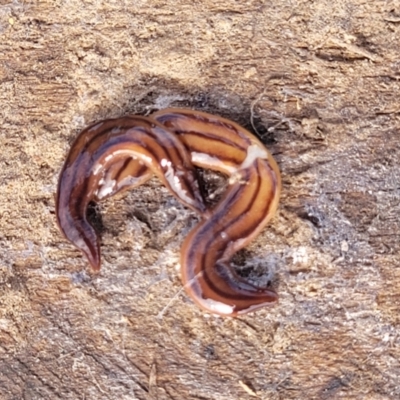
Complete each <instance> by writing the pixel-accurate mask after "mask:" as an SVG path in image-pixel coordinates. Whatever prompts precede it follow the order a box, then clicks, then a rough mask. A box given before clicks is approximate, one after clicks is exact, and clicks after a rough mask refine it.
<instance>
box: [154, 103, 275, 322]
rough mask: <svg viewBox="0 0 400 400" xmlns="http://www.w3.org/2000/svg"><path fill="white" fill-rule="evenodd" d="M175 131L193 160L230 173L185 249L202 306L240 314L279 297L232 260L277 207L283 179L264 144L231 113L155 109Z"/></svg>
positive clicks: (189, 287)
mask: <svg viewBox="0 0 400 400" xmlns="http://www.w3.org/2000/svg"><path fill="white" fill-rule="evenodd" d="M152 118H154V119H156V120H157V121H159V122H161V123H162V124H163V125H165V126H166V127H167V128H168V129H170V130H171V131H173V132H174V133H176V134H177V135H178V136H179V137H180V139H181V140H182V142H183V143H184V144H185V145H186V147H187V148H188V149H189V151H190V153H191V156H192V163H193V164H194V165H196V166H199V167H204V168H210V169H213V170H217V171H220V172H223V173H225V174H227V175H228V176H229V186H228V189H227V191H226V193H225V195H224V196H223V198H222V199H221V200H220V202H219V203H218V204H217V206H216V207H215V208H214V209H213V210H212V212H211V216H210V218H208V219H205V220H203V221H202V222H200V223H199V224H198V225H197V226H196V227H195V228H194V229H193V230H192V231H191V232H190V234H189V235H188V237H187V238H186V240H185V241H184V243H183V246H182V250H181V273H182V281H183V284H184V287H185V289H186V292H187V293H188V295H189V296H190V297H191V298H192V299H193V300H194V301H195V303H196V304H198V305H199V306H200V307H201V308H203V309H205V310H207V311H209V312H211V313H213V314H219V315H223V316H237V315H240V314H244V313H247V312H249V311H253V310H256V309H258V308H260V307H262V306H265V305H267V304H269V303H273V302H275V301H276V300H277V295H276V293H275V292H274V291H273V290H271V289H266V288H259V287H256V286H254V285H252V284H250V283H249V282H247V281H245V280H244V279H243V278H241V277H239V276H238V275H237V274H236V272H235V271H234V270H233V269H232V267H231V266H230V259H231V257H232V256H233V254H234V253H236V252H237V251H239V250H240V249H242V248H243V247H245V246H246V245H247V244H248V243H249V242H250V241H251V240H252V239H253V238H255V237H256V236H257V235H258V234H259V233H260V232H261V230H262V229H263V228H264V227H265V225H266V224H267V222H268V221H269V220H270V219H271V217H272V216H273V214H274V213H275V211H276V209H277V206H278V201H279V195H280V189H281V180H280V173H279V168H278V166H277V164H276V162H275V160H274V159H273V158H272V156H271V155H270V154H269V153H268V151H267V150H266V148H265V147H264V145H263V144H262V143H261V142H260V141H259V140H258V139H257V138H255V137H254V136H253V135H252V134H251V133H250V132H248V131H246V130H245V129H244V128H242V127H241V126H239V125H237V124H235V123H233V122H232V121H229V120H227V119H224V118H221V117H217V116H214V115H210V114H206V113H202V112H196V111H191V110H181V109H169V110H168V109H167V110H164V111H160V112H157V113H155V114H153V115H152Z"/></svg>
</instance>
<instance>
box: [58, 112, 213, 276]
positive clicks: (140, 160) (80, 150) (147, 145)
mask: <svg viewBox="0 0 400 400" xmlns="http://www.w3.org/2000/svg"><path fill="white" fill-rule="evenodd" d="M152 174H155V175H156V176H157V177H159V178H160V179H161V181H162V182H163V183H164V185H165V186H166V187H167V188H168V189H169V190H170V191H171V192H172V193H173V194H174V195H175V196H176V197H177V198H178V199H179V200H180V201H181V202H182V203H184V204H185V205H187V206H188V207H190V208H192V209H193V210H195V211H197V212H199V213H206V208H205V205H204V202H203V199H202V196H201V194H200V191H199V188H198V183H197V180H196V179H195V172H194V168H193V166H192V164H191V161H190V155H189V153H188V152H187V150H186V148H185V146H184V145H183V144H182V143H181V141H180V140H179V139H178V138H177V136H176V135H174V134H173V133H171V132H169V131H168V130H166V129H165V128H164V127H163V126H162V125H161V124H159V123H157V122H156V121H155V120H152V119H149V118H146V117H138V116H132V117H123V118H118V119H109V120H105V121H102V122H100V123H97V124H95V125H92V126H90V127H88V128H86V129H85V130H83V131H82V132H81V133H80V135H79V136H78V137H77V139H76V140H75V142H74V143H73V145H72V147H71V150H70V152H69V154H68V157H67V160H66V162H65V164H64V167H63V169H62V171H61V175H60V178H59V183H58V190H57V196H56V215H57V222H58V225H59V227H60V229H61V231H62V232H63V233H64V235H65V236H66V238H67V239H68V240H69V241H71V242H72V243H73V244H74V245H75V246H76V247H77V248H79V249H80V250H81V251H82V252H83V253H84V254H85V256H86V257H87V258H88V260H89V262H90V264H91V266H92V268H93V269H94V270H97V271H98V270H99V269H100V245H99V238H98V236H97V233H96V231H95V230H94V228H93V227H92V225H91V224H90V222H89V221H88V219H87V208H88V206H89V203H90V202H92V201H98V200H101V199H104V198H106V197H109V196H111V195H113V194H115V193H117V192H118V191H120V190H123V189H125V188H128V187H134V186H138V185H140V184H142V183H143V182H145V181H146V180H147V179H149V178H150V177H151V175H152Z"/></svg>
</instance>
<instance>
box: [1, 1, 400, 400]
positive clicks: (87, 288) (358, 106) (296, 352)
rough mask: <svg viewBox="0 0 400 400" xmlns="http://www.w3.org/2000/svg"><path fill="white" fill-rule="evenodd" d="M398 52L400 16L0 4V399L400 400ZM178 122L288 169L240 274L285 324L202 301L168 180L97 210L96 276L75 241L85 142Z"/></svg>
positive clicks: (390, 5)
mask: <svg viewBox="0 0 400 400" xmlns="http://www.w3.org/2000/svg"><path fill="white" fill-rule="evenodd" d="M399 48H400V7H399V3H398V2H397V1H392V2H391V1H364V0H335V1H331V0H330V1H328V0H316V1H304V0H303V1H300V0H298V1H296V0H292V1H289V0H283V1H278V2H275V1H262V0H237V1H234V0H204V1H190V0H164V1H159V0H147V1H146V0H137V1H128V0H119V1H117V0H107V1H105V0H91V1H90V0H88V1H82V0H64V1H63V0H53V1H50V0H34V1H33V0H27V1H23V0H13V1H5V0H0V185H1V190H0V193H1V196H0V362H1V363H0V398H1V399H4V400H12V399H13V400H14V399H26V400H28V399H29V400H33V399H52V400H54V399H86V400H89V399H139V400H147V399H158V400H163V399H173V400H180V399H186V400H187V399H189V400H192V399H193V400H232V399H234V400H248V399H249V400H250V399H257V398H259V399H264V400H267V399H268V400H269V399H271V400H275V399H285V400H287V399H377V400H378V399H379V400H381V399H382V400H383V399H398V398H400V383H399V382H400V380H399V376H400V364H399V358H400V349H399V344H400V336H399V324H400V268H399V262H400V258H399V253H400V240H399V239H400V236H399V232H400V172H399V171H400V170H399V161H400V144H399V139H400V138H399V127H400V105H399V104H400V103H399V93H400V58H399ZM170 105H173V106H180V107H192V108H194V109H198V110H205V111H210V112H213V113H216V114H220V115H223V116H226V117H229V118H231V119H233V120H235V121H236V122H239V123H241V124H243V125H244V126H246V127H248V128H249V129H253V127H252V126H254V128H255V129H256V130H257V132H258V133H259V134H260V135H261V137H262V139H263V141H264V142H265V143H266V144H267V145H268V147H269V148H270V150H271V151H272V153H273V154H274V155H275V157H276V159H277V161H278V163H279V165H280V167H281V170H282V177H283V193H282V200H281V205H280V209H279V212H278V214H277V216H276V217H275V218H274V219H273V221H272V223H271V224H270V225H269V227H268V228H267V229H265V231H264V232H263V234H262V235H261V236H260V237H259V238H258V239H257V240H256V241H255V242H254V243H253V244H252V245H251V246H250V247H249V248H248V249H247V250H246V251H245V252H243V253H242V254H241V255H240V256H239V257H238V258H237V260H236V262H237V264H238V268H240V269H241V270H242V273H246V274H249V275H253V276H256V275H257V274H258V275H260V276H261V279H265V278H268V277H272V279H273V281H274V285H275V286H276V288H277V290H278V292H279V295H280V302H279V304H278V305H277V306H276V307H273V308H270V309H264V310H261V311H259V312H257V313H254V314H250V315H248V316H245V317H241V318H238V319H223V318H217V317H213V316H210V315H207V314H205V313H203V312H202V311H200V310H199V309H198V308H197V307H196V306H194V305H193V304H192V302H191V301H190V300H189V299H188V298H187V297H186V295H185V294H184V293H183V292H182V290H181V283H180V278H179V265H178V263H179V248H180V244H181V243H182V240H183V238H184V237H185V235H186V234H187V232H188V231H189V229H190V228H191V227H192V226H194V224H196V221H197V220H196V216H195V215H194V214H193V213H192V212H190V211H188V210H186V209H185V208H184V207H182V206H181V205H180V204H179V203H178V202H177V201H176V200H175V199H173V198H172V197H171V196H170V195H169V193H168V191H167V190H166V189H164V188H163V187H162V186H161V184H160V183H159V182H158V181H157V180H155V179H154V180H152V181H151V182H150V183H149V184H147V185H145V186H143V187H141V188H139V189H137V190H134V191H132V192H129V193H126V194H124V195H121V196H119V197H118V198H115V199H111V200H109V201H106V202H104V203H101V204H100V205H99V207H98V211H99V212H101V215H102V225H103V228H102V254H103V267H102V270H101V273H100V274H99V275H93V274H91V272H90V271H89V269H88V265H87V263H86V261H85V260H84V259H83V258H82V256H81V254H80V253H79V252H78V251H77V250H75V249H74V248H73V247H72V246H71V245H70V244H69V243H68V242H66V240H65V239H64V238H63V237H62V236H61V234H60V233H59V231H58V229H57V226H56V223H55V217H54V193H55V190H56V183H57V178H58V174H59V171H60V168H61V166H62V163H63V160H64V157H65V156H66V153H67V151H68V149H69V146H70V144H71V141H72V140H73V139H74V138H75V137H76V135H77V134H78V132H79V131H80V130H81V129H82V128H83V127H85V126H86V125H88V124H89V123H91V122H93V121H96V120H99V119H102V118H107V117H115V116H120V115H124V114H127V113H144V114H146V113H149V112H151V111H153V110H156V109H159V108H164V107H167V106H170ZM253 131H254V129H253ZM204 180H205V182H206V184H207V187H208V189H209V190H210V191H212V190H218V187H219V186H220V185H221V184H222V183H221V179H220V177H218V176H215V175H212V174H204Z"/></svg>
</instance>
